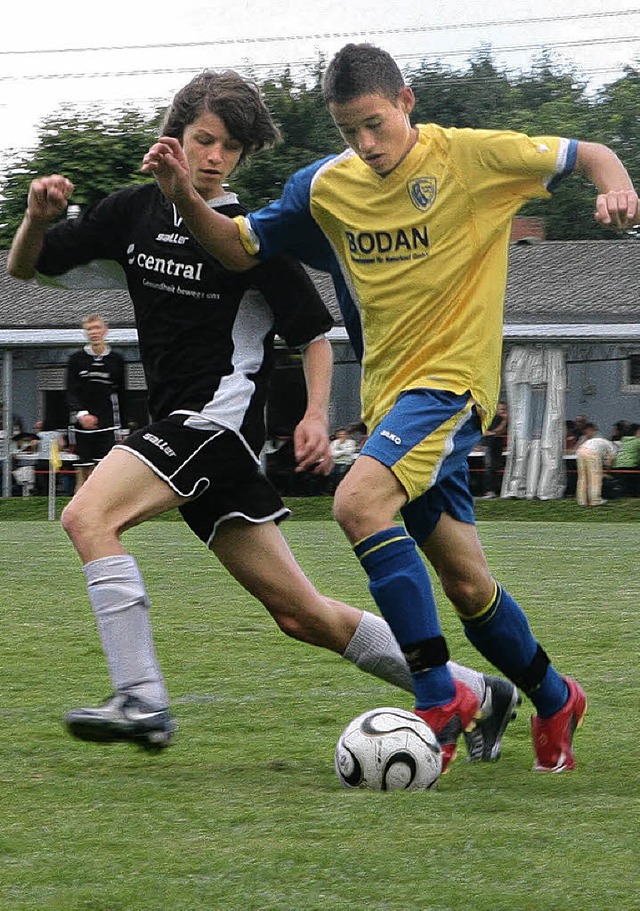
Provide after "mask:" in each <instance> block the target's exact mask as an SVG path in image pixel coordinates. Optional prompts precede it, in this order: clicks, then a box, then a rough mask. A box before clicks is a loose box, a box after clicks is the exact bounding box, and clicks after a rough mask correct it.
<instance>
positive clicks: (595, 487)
mask: <svg viewBox="0 0 640 911" xmlns="http://www.w3.org/2000/svg"><path fill="white" fill-rule="evenodd" d="M616 452H617V450H616V445H615V443H612V442H611V440H607V439H605V437H603V436H599V435H598V428H597V427H596V425H595V424H593V423H592V422H590V421H587V423H586V424H585V426H584V432H583V435H582V438H581V441H580V443H579V444H578V448H577V449H576V468H577V470H578V481H577V484H576V501H577V503H578V506H604V504H605V503H606V502H607V501H606V500H603V498H602V481H603V475H604V469H605V468H610V467H611V465H612V464H613V460H614V459H615V457H616Z"/></svg>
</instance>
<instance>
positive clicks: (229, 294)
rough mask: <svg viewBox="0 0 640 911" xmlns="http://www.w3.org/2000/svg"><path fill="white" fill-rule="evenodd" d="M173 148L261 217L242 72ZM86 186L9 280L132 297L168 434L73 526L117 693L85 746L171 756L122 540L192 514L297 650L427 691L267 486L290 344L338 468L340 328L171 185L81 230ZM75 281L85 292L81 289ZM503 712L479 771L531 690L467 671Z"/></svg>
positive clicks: (87, 503) (229, 208)
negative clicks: (315, 573)
mask: <svg viewBox="0 0 640 911" xmlns="http://www.w3.org/2000/svg"><path fill="white" fill-rule="evenodd" d="M164 132H165V133H168V134H169V135H171V136H174V137H175V138H176V139H177V140H179V142H180V143H181V146H182V148H183V149H184V153H185V156H186V160H187V161H188V167H189V173H190V179H191V181H192V183H193V186H194V187H195V189H196V190H197V192H198V193H199V194H200V196H201V197H202V198H203V199H204V200H205V201H206V202H207V204H208V205H210V206H213V207H215V208H216V210H217V211H219V212H221V213H224V214H225V215H230V216H234V215H238V214H241V213H243V212H244V210H243V209H242V208H241V206H240V205H239V204H238V201H237V198H236V197H235V195H234V194H233V193H230V192H228V191H227V190H226V189H225V183H226V181H227V179H228V178H229V176H230V174H231V173H232V171H233V170H234V168H235V167H236V166H237V165H238V164H239V163H240V162H241V161H242V160H243V159H244V158H245V156H246V155H248V154H250V153H252V152H255V151H258V150H259V149H260V148H262V147H264V146H266V145H268V144H271V143H273V142H274V141H275V140H276V139H277V137H278V132H277V129H276V127H275V125H274V124H273V122H272V120H271V118H270V116H269V114H268V112H267V110H266V108H265V107H264V105H263V102H262V100H261V98H260V96H259V93H258V91H257V88H256V87H255V86H254V85H253V84H252V83H250V82H247V81H246V80H243V79H241V78H240V77H239V76H238V75H237V74H235V73H232V72H225V73H215V72H212V71H205V72H204V73H202V74H201V75H200V76H198V77H196V78H195V79H193V80H192V81H191V82H190V83H189V84H188V85H187V86H185V87H184V88H183V89H182V90H181V91H180V92H178V94H177V95H176V97H175V99H174V101H173V104H172V105H171V107H170V109H169V111H168V113H167V116H166V120H165V124H164ZM72 191H73V185H72V184H71V182H70V181H69V180H68V179H67V178H65V177H63V176H61V175H51V176H49V177H44V178H41V179H36V180H34V181H33V182H32V184H31V188H30V191H29V196H28V204H27V211H26V214H25V217H24V220H23V223H22V225H21V227H20V228H19V229H18V232H17V234H16V237H15V239H14V242H13V245H12V248H11V251H10V254H9V264H8V268H9V271H10V273H11V274H12V275H14V276H16V277H18V278H24V279H29V278H31V277H32V276H34V275H36V274H38V275H40V276H47V277H48V278H47V280H48V281H49V283H52V280H53V279H52V277H56V281H57V283H58V284H59V285H60V286H61V287H64V286H65V284H66V283H67V282H70V283H73V284H74V286H75V287H77V286H78V283H79V282H82V280H83V275H84V276H85V277H86V282H87V283H90V284H91V285H92V286H93V287H96V283H97V282H100V281H101V282H103V285H102V286H103V287H114V285H115V284H116V283H117V282H118V281H119V282H120V283H121V285H122V284H123V283H125V284H126V287H127V288H128V291H129V293H130V296H131V299H132V301H133V305H134V309H135V317H136V324H137V329H138V339H139V347H140V353H141V358H142V362H143V365H144V370H145V375H146V380H147V387H148V391H149V408H150V413H151V416H152V423H151V424H150V425H149V426H148V427H146V428H144V429H142V430H139V431H137V432H135V433H133V434H132V435H131V436H129V437H128V438H127V439H126V441H123V442H121V443H119V444H117V445H116V446H115V447H114V448H113V449H112V450H111V451H110V452H109V454H108V455H107V457H106V458H105V459H104V460H103V461H102V462H100V464H99V465H98V466H97V468H96V469H95V471H94V472H93V473H92V475H91V477H90V478H89V479H88V481H87V482H86V484H85V485H84V486H83V487H82V488H81V490H80V491H78V493H77V494H76V496H75V497H74V498H73V500H72V501H71V502H70V503H69V504H68V505H67V507H66V508H65V510H64V513H63V517H62V522H63V526H64V528H65V530H66V532H67V533H68V534H69V536H70V538H71V540H72V542H73V544H74V546H75V548H76V550H77V552H78V554H79V556H80V559H81V560H82V564H83V571H84V574H85V577H86V582H87V587H88V592H89V598H90V600H91V604H92V607H93V610H94V613H95V615H96V619H97V624H98V629H99V633H100V637H101V642H102V646H103V650H104V653H105V656H106V659H107V664H108V667H109V672H110V676H111V681H112V684H113V689H114V695H113V696H112V697H111V698H109V699H108V700H107V702H106V703H105V704H104V705H102V706H99V707H96V708H81V709H76V710H73V711H70V712H68V713H67V715H66V716H65V721H66V725H67V727H68V729H69V731H70V732H71V733H72V734H74V735H75V736H77V737H80V738H82V739H85V740H97V741H117V740H130V741H134V742H137V743H138V744H140V745H141V746H144V747H162V746H165V745H167V744H168V743H169V742H170V740H171V737H172V733H173V731H174V728H175V722H174V720H173V718H172V717H171V714H170V713H169V711H168V706H169V696H168V693H167V690H166V686H165V683H164V679H163V676H162V673H161V671H160V668H159V665H158V661H157V658H156V654H155V650H154V646H153V639H152V633H151V626H150V620H149V598H148V595H147V591H146V588H145V585H144V582H143V580H142V578H141V575H140V572H139V569H138V566H137V563H136V560H135V559H134V557H133V556H131V555H130V554H128V553H126V552H125V550H124V548H123V546H122V544H121V541H120V536H121V534H122V532H123V531H125V530H126V529H128V528H131V527H132V526H135V525H138V524H139V523H141V522H143V521H145V520H146V519H149V518H151V517H152V516H155V515H158V514H160V513H162V512H165V511H166V510H169V509H173V508H176V507H177V508H179V509H180V512H181V514H182V516H183V518H184V520H185V521H186V522H187V524H188V525H189V527H190V528H191V529H192V530H193V531H194V533H195V534H196V535H197V536H198V537H199V538H200V539H201V540H202V541H203V542H204V543H205V544H206V545H207V546H208V547H209V548H210V549H211V550H212V551H213V553H214V554H215V555H216V556H217V557H218V559H219V560H220V561H221V562H222V564H223V565H224V566H225V567H226V568H227V569H228V571H229V572H230V573H231V574H232V575H233V576H234V577H235V578H236V579H237V580H238V581H239V582H240V583H241V584H242V585H243V586H244V587H245V588H246V589H247V590H248V591H249V592H250V593H251V594H252V595H254V596H255V597H256V598H258V599H259V600H260V601H261V602H262V603H263V604H264V605H265V607H266V608H267V610H268V611H269V612H270V613H271V614H272V616H273V617H274V619H275V620H276V622H277V624H278V625H279V626H280V628H281V629H282V630H283V631H284V632H286V633H287V634H288V635H291V636H293V637H294V638H297V639H299V640H302V641H304V642H308V643H311V644H314V645H319V646H323V647H325V648H328V649H331V650H333V651H336V652H338V653H339V654H341V655H342V656H343V657H345V658H347V659H348V660H350V661H352V662H353V663H355V664H356V665H357V666H358V667H360V668H362V669H364V670H367V671H370V672H371V673H373V674H375V675H377V676H379V677H381V678H383V679H386V680H388V681H390V682H392V683H394V684H396V685H398V686H401V687H403V688H404V689H406V690H411V689H412V683H411V676H410V674H409V671H408V668H407V665H406V662H405V659H404V656H403V655H402V653H401V651H400V650H399V648H398V646H397V643H396V641H395V639H394V637H393V635H392V634H391V631H390V629H389V627H388V626H387V624H386V623H385V621H384V620H383V619H382V618H381V617H379V616H378V615H376V614H373V613H369V612H366V611H365V612H362V611H359V610H357V609H355V608H353V607H350V606H348V605H346V604H343V603H341V602H337V601H333V600H331V599H329V598H326V597H324V596H322V595H321V594H320V593H319V592H318V591H317V590H316V589H315V588H314V587H313V585H312V584H311V582H310V581H309V580H308V579H307V578H306V577H305V575H304V574H303V572H302V570H301V569H300V568H299V566H298V565H297V563H296V562H295V560H294V558H293V556H292V554H291V552H290V550H289V548H288V546H287V544H286V541H285V539H284V537H283V535H282V534H281V532H280V531H279V529H278V527H277V525H278V522H279V521H280V520H281V519H283V518H284V517H285V516H286V515H287V513H288V510H287V508H286V507H285V506H284V504H283V502H282V501H281V499H280V497H279V495H278V494H277V492H276V491H275V489H274V488H273V487H272V485H271V484H270V482H269V481H268V480H267V478H266V477H265V475H264V474H263V473H262V472H261V471H260V467H259V460H258V455H259V453H260V450H261V448H262V445H263V442H264V421H263V415H264V404H265V395H266V383H267V380H268V376H269V372H270V369H271V365H272V359H273V340H274V334H275V333H276V332H277V333H278V334H279V335H281V336H282V337H284V339H285V340H286V341H287V342H288V344H289V345H292V346H299V347H300V348H302V350H303V357H304V362H305V374H306V377H307V390H308V403H307V409H306V412H305V414H304V416H303V418H302V420H301V421H300V423H299V424H298V426H297V427H296V429H295V436H294V443H295V454H296V459H297V463H298V466H299V468H300V469H303V470H310V471H316V472H320V473H323V474H326V473H328V471H329V470H330V467H331V456H330V449H329V438H328V433H327V408H328V400H329V392H330V383H331V372H332V357H331V348H330V344H329V342H328V340H327V339H326V338H325V335H324V333H325V332H326V330H327V329H328V328H329V327H330V325H331V324H332V320H331V317H330V315H329V313H328V311H327V310H326V308H325V307H324V304H323V303H322V301H321V299H320V298H319V296H318V295H317V292H316V290H315V288H314V286H313V283H312V282H311V280H310V279H309V277H308V275H307V273H306V272H305V271H304V270H303V269H302V267H301V266H300V265H299V264H298V263H297V262H296V261H294V260H291V259H288V258H277V259H274V260H273V261H271V262H270V263H265V264H264V265H260V266H258V267H257V268H256V269H253V270H250V271H247V272H244V273H242V274H238V273H232V272H229V271H227V270H226V269H224V268H223V267H222V266H221V265H220V263H219V262H218V261H217V260H216V259H215V258H214V257H212V256H210V255H209V254H207V253H206V252H205V251H204V250H203V249H202V248H201V247H200V246H199V245H198V244H197V243H196V242H195V241H194V239H193V237H192V235H191V234H190V232H189V231H188V230H187V229H186V227H185V225H184V223H183V221H182V218H181V217H180V215H179V213H178V211H177V209H176V207H175V206H174V205H173V204H172V203H171V202H169V201H168V200H167V199H166V197H165V196H164V194H163V193H162V192H161V191H160V189H159V188H158V187H157V185H156V183H155V181H152V182H149V183H148V184H143V185H138V186H132V187H129V188H126V189H124V190H122V191H120V192H117V193H114V194H112V195H110V196H108V197H107V198H105V199H103V200H102V201H101V202H99V203H98V204H97V205H96V206H95V207H93V208H91V209H89V210H87V211H86V212H85V213H84V214H83V215H82V217H80V218H78V219H73V220H69V219H67V220H62V221H59V222H58V223H57V224H55V225H51V222H52V221H53V220H55V219H56V218H58V217H59V216H60V215H61V214H62V213H63V212H64V210H65V208H66V205H67V201H68V199H69V197H70V195H71V193H72ZM70 272H72V275H71V277H70V278H69V277H68V275H69V273H70ZM451 667H452V671H453V672H454V673H455V674H456V675H457V676H459V677H461V678H463V679H464V680H465V681H466V682H467V683H468V685H470V686H471V687H473V688H475V690H476V691H477V692H478V698H479V699H480V700H481V701H482V700H484V703H483V704H484V705H485V707H486V711H485V713H484V715H483V717H482V718H481V719H480V722H479V725H478V730H479V731H480V732H481V740H480V746H479V748H478V742H477V741H476V743H475V753H472V758H480V759H482V758H484V759H494V758H497V756H498V755H499V752H500V742H501V738H502V734H503V732H504V728H505V727H506V725H507V723H508V721H509V720H510V718H511V717H512V714H513V710H514V706H515V703H516V701H517V698H518V694H517V691H516V689H515V687H513V685H512V684H510V683H508V682H507V681H504V680H501V679H500V678H493V677H485V676H484V675H482V674H479V673H478V672H476V671H473V670H471V669H468V668H463V667H460V666H457V665H452V666H451Z"/></svg>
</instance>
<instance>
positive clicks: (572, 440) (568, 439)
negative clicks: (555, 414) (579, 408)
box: [564, 420, 578, 455]
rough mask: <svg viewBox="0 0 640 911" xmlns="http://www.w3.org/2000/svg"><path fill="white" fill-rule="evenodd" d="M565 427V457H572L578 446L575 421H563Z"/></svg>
mask: <svg viewBox="0 0 640 911" xmlns="http://www.w3.org/2000/svg"><path fill="white" fill-rule="evenodd" d="M565 427H566V429H565V434H564V451H565V453H566V455H573V453H574V452H575V451H576V446H577V445H578V428H577V427H576V423H575V421H571V420H569V421H565Z"/></svg>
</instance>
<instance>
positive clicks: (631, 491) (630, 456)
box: [613, 424, 640, 497]
mask: <svg viewBox="0 0 640 911" xmlns="http://www.w3.org/2000/svg"><path fill="white" fill-rule="evenodd" d="M613 467H614V469H615V471H616V472H619V474H618V475H617V477H618V480H619V481H620V483H621V485H622V495H623V496H624V497H638V496H640V424H629V425H628V429H627V433H626V434H625V435H624V436H623V437H622V438H621V440H620V448H619V449H618V453H617V455H616V457H615V459H614V462H613Z"/></svg>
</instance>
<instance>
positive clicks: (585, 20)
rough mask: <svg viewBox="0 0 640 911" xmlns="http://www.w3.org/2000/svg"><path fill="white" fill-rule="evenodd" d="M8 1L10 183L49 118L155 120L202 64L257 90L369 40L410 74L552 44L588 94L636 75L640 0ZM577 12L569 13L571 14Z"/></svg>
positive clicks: (0, 107)
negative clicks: (14, 166)
mask: <svg viewBox="0 0 640 911" xmlns="http://www.w3.org/2000/svg"><path fill="white" fill-rule="evenodd" d="M221 7H222V4H221V3H220V4H215V3H212V2H211V0H155V2H147V3H139V2H135V0H106V2H104V3H100V4H97V3H93V2H91V0H58V2H56V3H53V2H51V0H23V2H22V3H21V2H19V0H12V2H11V3H10V7H9V9H5V10H4V11H3V15H2V23H1V28H0V181H1V180H2V171H3V168H4V167H6V164H7V163H8V162H10V161H13V160H15V158H16V156H18V157H19V156H22V155H24V154H25V153H28V152H29V151H31V150H33V149H34V148H35V147H36V145H37V128H38V125H39V124H40V123H42V121H43V119H44V118H46V117H47V116H50V115H52V114H55V113H57V112H59V111H60V109H61V107H62V106H68V105H72V106H74V107H76V108H78V109H79V110H81V111H82V112H86V111H88V110H93V111H95V110H104V111H113V110H114V109H120V110H121V109H123V108H131V107H133V108H138V109H140V110H143V111H150V110H152V109H155V108H157V107H158V106H161V105H163V104H165V103H168V102H169V100H170V99H171V97H172V95H173V94H174V93H175V92H176V91H177V90H178V89H179V88H180V87H181V86H182V85H183V84H184V83H186V82H187V81H188V80H189V79H190V78H191V77H192V76H193V75H195V74H196V73H197V72H198V71H199V70H201V69H203V68H205V67H213V68H220V67H233V68H235V69H238V70H239V71H240V72H243V73H247V72H249V71H251V72H252V74H253V75H254V77H255V78H257V79H258V81H260V80H261V79H262V78H265V77H267V76H268V75H270V74H278V73H281V72H282V71H283V69H284V67H285V66H287V65H290V66H291V67H292V68H293V69H294V72H302V70H301V69H300V67H303V66H304V65H305V64H309V65H311V64H313V63H314V62H316V61H317V60H318V57H319V56H320V55H321V54H322V55H323V56H324V57H325V58H326V59H328V58H330V57H331V55H332V54H333V53H335V51H337V50H338V49H339V48H340V47H342V45H344V44H346V43H347V42H348V41H370V42H372V43H375V44H378V45H380V46H381V47H384V48H385V49H386V50H388V51H389V52H390V53H391V54H393V55H394V57H396V59H397V60H398V63H399V64H400V66H401V67H403V68H404V67H405V66H411V65H412V64H415V63H417V62H419V61H420V60H422V59H432V60H434V61H435V60H438V61H439V62H440V63H443V64H445V65H448V66H450V67H451V68H452V69H456V70H461V69H465V68H466V66H467V64H468V61H469V59H470V58H471V57H472V56H473V54H474V52H477V51H478V50H479V49H482V48H489V49H490V50H491V53H492V56H493V58H494V60H495V61H496V62H497V63H498V64H499V65H500V66H503V67H505V68H507V69H508V70H510V71H523V70H525V71H526V70H528V69H529V68H530V65H531V63H532V62H533V61H534V60H535V58H536V57H537V56H538V55H539V54H540V53H541V51H542V49H543V48H544V49H546V50H547V51H549V52H550V53H551V54H552V55H553V58H554V59H556V60H558V61H559V62H562V63H565V64H568V65H573V66H574V67H575V68H576V69H577V71H578V73H579V74H581V75H582V76H584V78H585V79H586V80H588V81H589V84H590V86H591V87H593V88H596V87H597V86H599V85H602V84H606V83H609V82H612V81H613V80H614V79H615V78H616V77H617V76H619V75H620V74H621V72H622V68H623V66H624V65H625V64H631V65H635V66H640V0H606V2H603V0H574V2H573V3H571V4H566V3H565V4H559V3H558V2H557V0H532V2H530V0H492V2H491V3H489V4H487V3H486V2H485V0H428V2H426V0H367V2H366V3H361V4H350V5H349V4H345V3H344V0H268V2H263V0H232V2H231V3H228V4H227V10H228V11H227V13H226V14H225V15H221V14H220V8H221ZM565 10H566V11H567V12H563V11H565Z"/></svg>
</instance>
